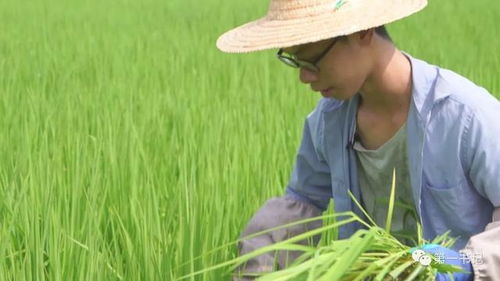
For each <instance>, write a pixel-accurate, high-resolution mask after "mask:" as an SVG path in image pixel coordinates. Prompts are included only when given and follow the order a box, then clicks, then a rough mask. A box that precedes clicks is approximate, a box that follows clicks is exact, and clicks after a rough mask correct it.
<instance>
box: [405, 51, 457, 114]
mask: <svg viewBox="0 0 500 281" xmlns="http://www.w3.org/2000/svg"><path fill="white" fill-rule="evenodd" d="M401 52H402V53H403V54H404V55H405V56H406V57H407V58H408V59H409V61H410V64H411V68H412V70H411V73H412V79H413V80H412V81H413V83H412V99H413V102H414V103H415V107H416V109H417V112H418V113H419V115H420V117H424V116H426V115H427V113H428V112H429V111H430V110H431V109H432V105H433V104H434V103H435V102H437V101H438V100H441V99H443V98H445V97H447V96H449V95H450V91H449V86H448V84H447V83H446V82H445V81H444V80H443V79H439V78H440V75H439V67H437V66H435V65H431V64H429V63H427V62H425V61H423V60H419V59H417V58H414V57H413V56H411V55H410V54H408V53H406V52H404V51H401Z"/></svg>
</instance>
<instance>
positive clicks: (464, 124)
mask: <svg viewBox="0 0 500 281" xmlns="http://www.w3.org/2000/svg"><path fill="white" fill-rule="evenodd" d="M426 4H427V1H426V0H405V1H402V0H385V1H373V0H337V1H335V0H301V1H298V0H296V1H293V0H271V3H270V6H269V11H268V14H267V16H266V17H264V18H262V19H260V20H257V21H254V22H251V23H248V24H246V25H243V26H241V27H238V28H236V29H234V30H231V31H229V32H227V33H225V34H223V35H222V36H221V37H220V38H219V40H218V41H217V46H218V48H219V49H221V50H222V51H225V52H233V53H234V52H237V53H241V52H252V51H257V50H264V49H272V48H278V49H279V51H278V54H277V55H278V58H279V59H280V60H282V61H283V62H285V63H286V64H288V65H290V66H293V67H296V68H300V76H299V78H300V80H301V81H302V82H303V83H308V84H310V86H311V89H312V90H314V91H318V92H320V93H321V95H322V96H323V97H324V98H323V99H321V100H320V101H319V103H318V105H317V107H316V109H315V110H314V111H313V112H312V113H311V114H310V115H309V116H308V117H307V119H306V121H305V125H304V132H303V137H302V142H301V145H300V148H299V151H298V154H297V159H296V162H295V165H294V169H293V172H292V176H291V178H290V181H289V184H288V186H287V191H286V194H285V195H284V196H282V197H279V198H273V199H271V200H269V201H268V202H266V204H265V205H264V206H263V207H262V208H261V209H260V210H259V211H258V212H257V213H256V214H255V216H254V217H253V218H252V219H251V221H250V222H249V224H248V225H247V227H246V229H245V231H244V232H243V233H242V236H247V235H250V234H252V233H255V232H259V231H262V230H265V229H268V228H272V227H275V226H278V225H282V224H286V223H289V222H291V221H295V220H300V219H305V218H308V217H313V216H318V215H320V214H321V211H323V210H324V209H325V208H326V206H327V204H328V202H329V200H330V199H331V198H333V199H334V201H335V211H336V212H344V211H354V212H356V213H358V214H360V212H359V210H358V209H357V208H355V206H354V203H353V202H352V201H351V199H350V197H349V195H348V190H350V191H351V192H352V193H353V194H354V195H355V196H356V197H357V199H358V201H360V202H362V203H363V205H364V207H365V208H366V209H367V210H368V211H369V213H370V214H371V215H372V216H373V217H374V218H375V220H376V221H377V222H378V223H382V224H383V221H381V220H383V219H384V218H385V215H386V206H387V204H383V203H382V204H381V203H380V202H378V199H380V198H387V197H388V194H389V192H390V191H389V186H390V182H391V180H392V171H393V168H394V167H395V168H396V174H397V177H396V178H397V188H398V191H397V192H398V194H399V195H400V198H402V199H405V198H406V199H407V202H406V203H407V204H406V205H409V206H413V207H414V209H415V211H416V213H417V214H418V215H417V216H416V217H415V218H416V221H418V222H419V223H421V224H422V226H423V232H424V237H425V239H428V240H431V239H432V238H434V237H436V236H437V235H439V234H442V233H444V232H445V231H447V230H450V231H451V235H452V236H454V237H458V240H457V242H456V243H455V245H454V247H453V249H447V248H443V247H437V248H427V251H428V252H431V253H432V252H434V253H441V254H444V255H445V257H444V258H445V262H447V263H452V264H456V265H460V266H462V267H463V268H464V269H465V270H466V271H469V272H470V273H468V274H456V275H455V278H456V279H455V280H460V281H463V280H497V281H498V280H500V180H499V178H500V143H499V142H498V137H499V136H500V122H499V121H498V120H499V119H500V103H499V102H498V100H497V99H495V98H494V97H493V96H492V95H490V94H489V93H488V92H487V91H486V90H485V89H484V88H481V87H479V86H477V85H475V84H474V83H472V82H471V81H469V80H467V79H466V78H464V77H462V76H460V75H458V74H456V73H454V72H452V71H450V70H446V69H443V68H440V67H438V66H435V65H431V64H428V63H426V62H424V61H422V60H419V59H416V58H413V57H412V56H411V55H409V54H407V53H405V52H402V51H399V50H398V49H397V48H396V47H395V46H394V45H393V44H392V42H391V40H390V37H389V36H388V35H387V33H386V32H385V28H384V27H383V26H384V24H387V23H390V22H393V21H395V20H398V19H401V18H404V17H406V16H409V15H411V14H413V13H415V12H418V11H420V10H421V9H423V8H424V7H425V6H426ZM401 214H402V212H396V215H395V218H394V222H395V224H394V225H393V228H394V229H393V230H394V231H401V230H410V231H414V230H415V224H416V221H412V220H406V219H405V217H404V216H403V215H401ZM318 226H319V225H318V224H317V223H316V224H310V225H307V226H302V227H293V228H289V229H287V230H280V231H275V232H271V233H269V234H266V235H261V236H259V237H255V238H253V239H247V240H244V241H243V242H242V243H241V244H240V253H241V254H244V253H248V252H250V251H252V250H254V249H256V248H259V247H262V246H265V245H269V244H271V243H275V242H277V241H280V240H283V239H286V238H288V237H289V236H291V235H292V236H293V235H297V234H300V233H301V232H303V231H305V230H306V228H309V229H310V228H314V227H318ZM359 227H360V226H359V225H356V224H349V225H346V226H344V227H342V228H341V229H340V230H339V232H340V237H341V238H346V237H349V236H350V235H352V234H353V233H354V232H355V231H356V230H357V229H359ZM464 248H467V250H468V252H467V255H468V256H469V257H470V258H471V260H472V263H471V262H468V261H467V260H466V259H463V258H462V259H460V257H461V254H460V252H459V251H460V250H462V249H464ZM292 258H294V257H292ZM283 259H284V258H283V257H279V259H278V260H279V263H280V266H285V265H284V261H283ZM273 261H274V259H273V256H272V255H271V254H268V255H263V256H260V257H258V258H255V259H253V260H252V261H251V262H250V263H247V265H246V266H245V268H243V271H244V272H250V273H251V272H263V271H268V270H270V269H271V267H272V264H273ZM247 280H251V279H250V278H248V279H247ZM436 280H448V277H446V276H443V275H438V276H436Z"/></svg>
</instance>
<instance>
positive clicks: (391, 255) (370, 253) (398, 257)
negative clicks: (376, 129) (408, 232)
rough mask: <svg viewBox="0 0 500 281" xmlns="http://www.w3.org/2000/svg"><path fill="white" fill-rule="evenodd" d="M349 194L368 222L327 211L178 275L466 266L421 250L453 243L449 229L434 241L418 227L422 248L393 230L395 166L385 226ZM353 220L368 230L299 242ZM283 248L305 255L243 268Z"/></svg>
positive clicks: (346, 280)
mask: <svg viewBox="0 0 500 281" xmlns="http://www.w3.org/2000/svg"><path fill="white" fill-rule="evenodd" d="M349 194H350V196H351V198H352V199H353V201H354V202H355V204H356V205H357V206H358V207H359V208H360V209H361V210H362V212H363V213H364V215H365V216H366V218H367V220H368V222H366V221H364V220H363V219H361V218H360V217H359V216H357V215H356V214H354V213H352V212H346V213H339V214H326V215H323V216H320V217H316V218H310V219H307V220H301V221H298V222H294V223H290V224H287V225H284V226H279V227H275V228H273V229H269V230H266V231H262V232H259V233H255V234H252V235H250V236H247V237H244V238H242V239H248V238H251V237H255V236H258V235H262V234H264V233H268V232H271V231H274V230H276V229H280V228H286V227H289V226H292V225H296V224H302V223H308V222H311V221H312V220H319V219H321V220H323V222H324V224H323V226H322V227H320V228H317V229H314V230H311V231H307V232H305V233H303V234H300V235H297V236H295V237H292V238H289V239H287V240H284V241H281V242H277V243H275V244H272V245H269V246H266V247H263V248H260V249H257V250H255V251H253V252H251V253H248V254H246V255H243V256H241V257H237V258H235V259H232V260H230V261H228V262H225V263H222V264H219V265H216V266H213V267H210V268H207V269H205V270H201V271H198V272H195V273H192V274H189V275H186V276H183V277H181V278H179V280H181V279H184V278H188V277H192V276H195V275H197V274H201V273H205V272H207V271H209V270H213V269H216V268H220V267H223V266H230V270H233V271H236V276H239V277H243V276H245V277H249V276H252V277H258V278H257V280H259V281H286V280H301V281H310V280H315V281H316V280H317V281H367V280H369V281H387V280H404V281H433V280H434V278H435V275H436V273H437V272H440V273H450V274H451V273H453V272H458V271H461V268H458V267H455V266H452V265H448V264H444V263H442V262H441V261H440V260H439V258H438V257H435V256H433V255H430V254H426V253H425V252H424V251H422V250H420V249H418V245H424V244H429V243H431V244H440V245H442V246H444V247H450V246H451V245H453V243H454V241H455V240H454V239H453V238H451V237H449V236H448V233H444V234H443V235H440V236H438V237H436V238H435V239H433V240H432V241H425V240H424V239H423V237H422V232H421V227H420V226H418V245H417V247H415V246H416V245H405V244H403V243H401V242H400V241H399V240H398V239H397V238H396V237H395V236H393V235H392V234H391V226H392V225H391V222H392V216H393V211H394V205H395V194H396V170H395V169H394V171H393V179H392V186H391V193H390V199H389V205H388V212H387V220H386V225H385V228H382V227H380V226H378V225H376V223H375V222H374V220H373V219H372V218H371V217H370V215H369V214H368V213H367V212H366V211H365V210H364V209H363V208H362V206H361V204H360V203H359V202H358V201H357V200H356V198H355V197H354V195H352V193H350V192H349ZM332 218H337V219H338V218H341V219H338V220H336V221H335V222H334V223H328V220H329V219H332ZM354 221H357V222H360V223H361V224H362V225H364V226H365V229H360V230H358V231H357V232H356V233H355V234H354V235H352V236H351V237H349V238H347V239H333V240H329V239H331V236H328V235H327V236H324V237H323V236H322V240H320V242H319V243H318V245H317V246H314V245H313V246H304V245H298V244H295V243H296V242H298V241H303V240H304V239H308V240H309V241H312V240H313V238H314V237H315V236H317V235H322V234H327V233H328V232H329V231H332V230H335V229H338V227H340V226H342V225H345V224H348V223H352V222H354ZM309 244H311V243H309ZM281 251H284V252H288V251H300V252H302V255H300V257H299V258H297V259H296V260H294V261H292V262H291V263H289V264H287V265H286V266H285V267H284V268H279V266H278V264H277V263H275V266H274V268H273V269H272V270H271V272H266V273H254V274H251V273H248V272H241V271H240V270H239V268H241V265H244V263H245V262H247V261H249V260H250V259H252V258H254V257H257V256H259V255H262V254H264V253H268V252H273V253H274V255H275V257H276V256H278V255H279V252H281Z"/></svg>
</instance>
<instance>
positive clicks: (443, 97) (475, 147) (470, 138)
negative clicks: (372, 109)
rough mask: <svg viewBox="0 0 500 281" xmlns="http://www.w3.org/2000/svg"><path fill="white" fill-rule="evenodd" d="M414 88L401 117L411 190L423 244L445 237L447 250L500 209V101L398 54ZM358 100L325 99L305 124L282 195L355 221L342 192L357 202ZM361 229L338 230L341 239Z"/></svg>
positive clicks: (479, 228) (442, 71)
mask: <svg viewBox="0 0 500 281" xmlns="http://www.w3.org/2000/svg"><path fill="white" fill-rule="evenodd" d="M404 54H405V55H406V56H407V57H408V58H409V59H410V62H411V67H412V79H413V87H412V93H411V103H410V109H409V112H408V118H407V121H406V122H407V130H408V132H407V147H408V149H407V153H408V155H407V156H408V160H409V171H410V181H411V190H412V193H413V198H414V203H415V206H416V209H417V212H418V214H419V217H420V223H421V224H422V228H423V233H424V238H425V239H427V240H431V239H433V238H434V237H435V236H437V235H439V234H442V233H444V232H446V231H447V230H450V231H451V235H452V236H454V237H458V240H457V242H456V243H455V245H454V246H453V248H454V249H455V250H458V249H462V248H463V247H464V246H465V244H466V243H467V241H468V240H469V238H470V237H471V236H472V235H475V234H477V233H479V232H482V231H483V230H484V228H485V226H486V225H487V224H488V223H489V222H491V218H492V213H493V209H494V208H495V207H500V185H499V183H500V139H499V137H500V102H499V101H498V100H497V99H496V98H495V97H493V96H492V95H491V94H490V93H488V91H487V90H485V89H484V88H482V87H479V86H477V85H475V84H474V83H472V82H471V81H469V80H468V79H466V78H464V77H462V76H460V75H459V74H457V73H454V72H452V71H450V70H447V69H444V68H440V67H438V66H435V65H431V64H428V63H426V62H424V61H422V60H419V59H416V58H413V57H412V56H410V55H409V54H407V53H404ZM358 102H359V94H356V95H355V96H353V97H352V98H351V99H349V100H346V101H340V100H336V99H333V98H323V99H321V100H320V101H319V103H318V105H317V106H316V108H315V110H314V111H313V112H311V113H310V114H309V115H308V117H307V119H306V121H305V125H304V132H303V137H302V142H301V145H300V147H299V151H298V153H297V158H296V162H295V165H294V168H293V171H292V175H291V178H290V181H289V184H288V186H287V191H286V193H287V195H288V196H292V197H294V198H295V199H297V200H302V201H306V202H308V203H311V204H313V205H315V206H317V207H318V208H320V209H322V210H324V209H325V208H326V206H327V204H328V202H329V200H330V198H333V199H334V206H335V211H336V212H345V211H353V212H355V213H357V214H358V215H360V216H361V213H360V211H359V210H358V208H356V207H355V204H354V202H352V200H351V199H350V197H349V195H348V193H347V190H348V189H350V190H351V192H352V193H353V194H354V195H355V196H356V197H357V199H358V200H359V199H360V188H359V184H358V175H357V170H356V169H357V167H356V157H355V151H354V150H353V149H352V144H353V139H354V132H355V131H356V111H357V108H358ZM360 227H361V225H360V224H357V223H352V224H348V225H345V226H343V227H341V228H340V229H339V236H340V238H346V237H349V236H350V235H352V234H353V233H354V232H355V231H356V230H357V229H358V228H360Z"/></svg>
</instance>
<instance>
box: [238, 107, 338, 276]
mask: <svg viewBox="0 0 500 281" xmlns="http://www.w3.org/2000/svg"><path fill="white" fill-rule="evenodd" d="M314 114H319V112H317V111H316V112H313V114H311V115H310V116H309V117H308V119H307V120H306V122H305V125H304V131H303V136H302V142H301V145H300V147H299V151H298V153H297V158H296V161H295V165H294V168H293V171H292V176H291V179H290V181H289V184H288V187H287V194H286V195H284V196H282V197H277V198H272V199H270V200H268V201H267V202H266V203H265V204H264V206H263V207H261V208H260V209H259V210H258V211H257V213H256V214H255V215H254V216H253V217H252V219H251V220H250V222H249V223H248V224H247V226H246V228H245V230H244V231H243V233H242V234H241V236H240V237H241V238H244V237H246V236H248V235H251V234H253V233H257V232H260V231H264V230H266V229H270V228H273V227H277V226H280V225H284V224H287V223H291V222H294V221H298V220H302V219H307V218H311V217H316V216H319V215H321V212H322V211H324V209H326V207H327V205H328V202H329V200H330V198H331V197H332V191H331V181H330V172H329V171H330V170H329V167H328V165H327V163H326V161H324V160H323V158H322V155H321V152H319V151H320V150H318V149H317V147H316V143H317V142H316V141H315V140H314V137H315V136H314V135H315V132H311V127H312V128H318V127H317V126H316V125H315V124H314V123H313V124H311V122H312V121H317V120H318V119H319V118H314V117H315V116H314ZM311 120H312V121H311ZM321 225H322V221H321V220H319V221H314V222H311V223H308V224H305V225H304V224H301V225H296V226H293V227H288V228H284V229H279V230H276V231H272V232H270V233H266V234H264V235H260V236H257V237H254V238H251V239H245V240H243V241H241V242H240V243H239V253H240V255H244V254H247V253H250V252H252V251H254V250H256V249H258V248H261V247H264V246H267V245H271V244H273V243H276V242H279V241H283V240H286V239H288V238H290V237H293V236H296V235H299V234H301V233H304V232H305V231H308V230H312V229H315V228H317V227H320V226H321ZM318 238H319V237H316V239H315V241H313V242H314V243H317V242H318ZM299 243H300V244H303V245H305V244H307V243H308V241H301V242H299ZM299 254H300V252H288V253H280V255H279V257H277V262H278V266H279V268H284V267H286V263H287V261H288V262H291V261H293V260H294V259H296V258H297V257H298V256H299ZM274 259H275V257H274V254H273V253H267V254H264V255H261V256H259V257H256V258H253V259H251V260H250V261H248V262H247V263H246V264H245V265H243V266H242V267H240V268H238V269H237V270H236V272H235V274H236V275H238V274H242V275H243V276H244V275H245V273H255V272H269V271H272V269H273V265H274ZM233 280H253V278H251V277H243V278H241V277H235V279H233Z"/></svg>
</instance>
